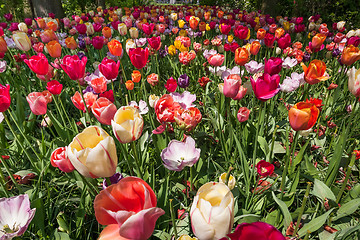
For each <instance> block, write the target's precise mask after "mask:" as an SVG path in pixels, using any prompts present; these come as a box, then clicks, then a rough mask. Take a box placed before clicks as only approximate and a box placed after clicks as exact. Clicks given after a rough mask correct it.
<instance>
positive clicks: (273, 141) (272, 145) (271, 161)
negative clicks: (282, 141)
mask: <svg viewBox="0 0 360 240" xmlns="http://www.w3.org/2000/svg"><path fill="white" fill-rule="evenodd" d="M278 128H279V125H276V127H275V130H274V132H273V135H272V141H271V148H270V155H269V162H270V163H273V158H272V155H273V152H274V144H275V135H276V132H277V130H278Z"/></svg>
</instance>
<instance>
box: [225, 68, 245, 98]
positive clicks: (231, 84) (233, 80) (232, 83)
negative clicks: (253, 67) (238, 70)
mask: <svg viewBox="0 0 360 240" xmlns="http://www.w3.org/2000/svg"><path fill="white" fill-rule="evenodd" d="M240 85H241V78H240V76H239V75H237V74H230V75H229V76H227V77H226V78H225V79H224V87H223V93H224V96H225V97H229V98H234V97H236V95H237V94H238V93H239V89H240Z"/></svg>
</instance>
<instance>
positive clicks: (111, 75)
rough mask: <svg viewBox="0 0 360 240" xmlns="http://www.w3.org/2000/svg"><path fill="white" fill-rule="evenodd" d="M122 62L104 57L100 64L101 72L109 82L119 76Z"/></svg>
mask: <svg viewBox="0 0 360 240" xmlns="http://www.w3.org/2000/svg"><path fill="white" fill-rule="evenodd" d="M119 67H120V61H117V62H115V61H114V60H112V59H109V58H107V57H104V59H103V60H102V61H101V63H100V64H99V70H100V72H101V73H102V74H103V75H104V76H105V77H106V79H108V80H112V79H115V78H117V76H118V74H119Z"/></svg>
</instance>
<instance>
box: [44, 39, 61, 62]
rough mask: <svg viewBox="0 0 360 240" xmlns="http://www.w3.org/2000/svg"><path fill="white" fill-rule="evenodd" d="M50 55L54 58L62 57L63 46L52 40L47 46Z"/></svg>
mask: <svg viewBox="0 0 360 240" xmlns="http://www.w3.org/2000/svg"><path fill="white" fill-rule="evenodd" d="M46 49H47V51H48V53H49V55H50V56H51V57H53V58H59V57H61V45H60V43H59V42H58V41H56V40H52V41H50V42H48V43H47V44H46Z"/></svg>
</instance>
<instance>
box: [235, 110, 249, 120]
mask: <svg viewBox="0 0 360 240" xmlns="http://www.w3.org/2000/svg"><path fill="white" fill-rule="evenodd" d="M249 115H250V110H249V109H248V108H247V107H241V108H240V109H239V111H238V113H237V115H236V116H237V119H238V120H239V122H245V121H247V120H248V119H249Z"/></svg>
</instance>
